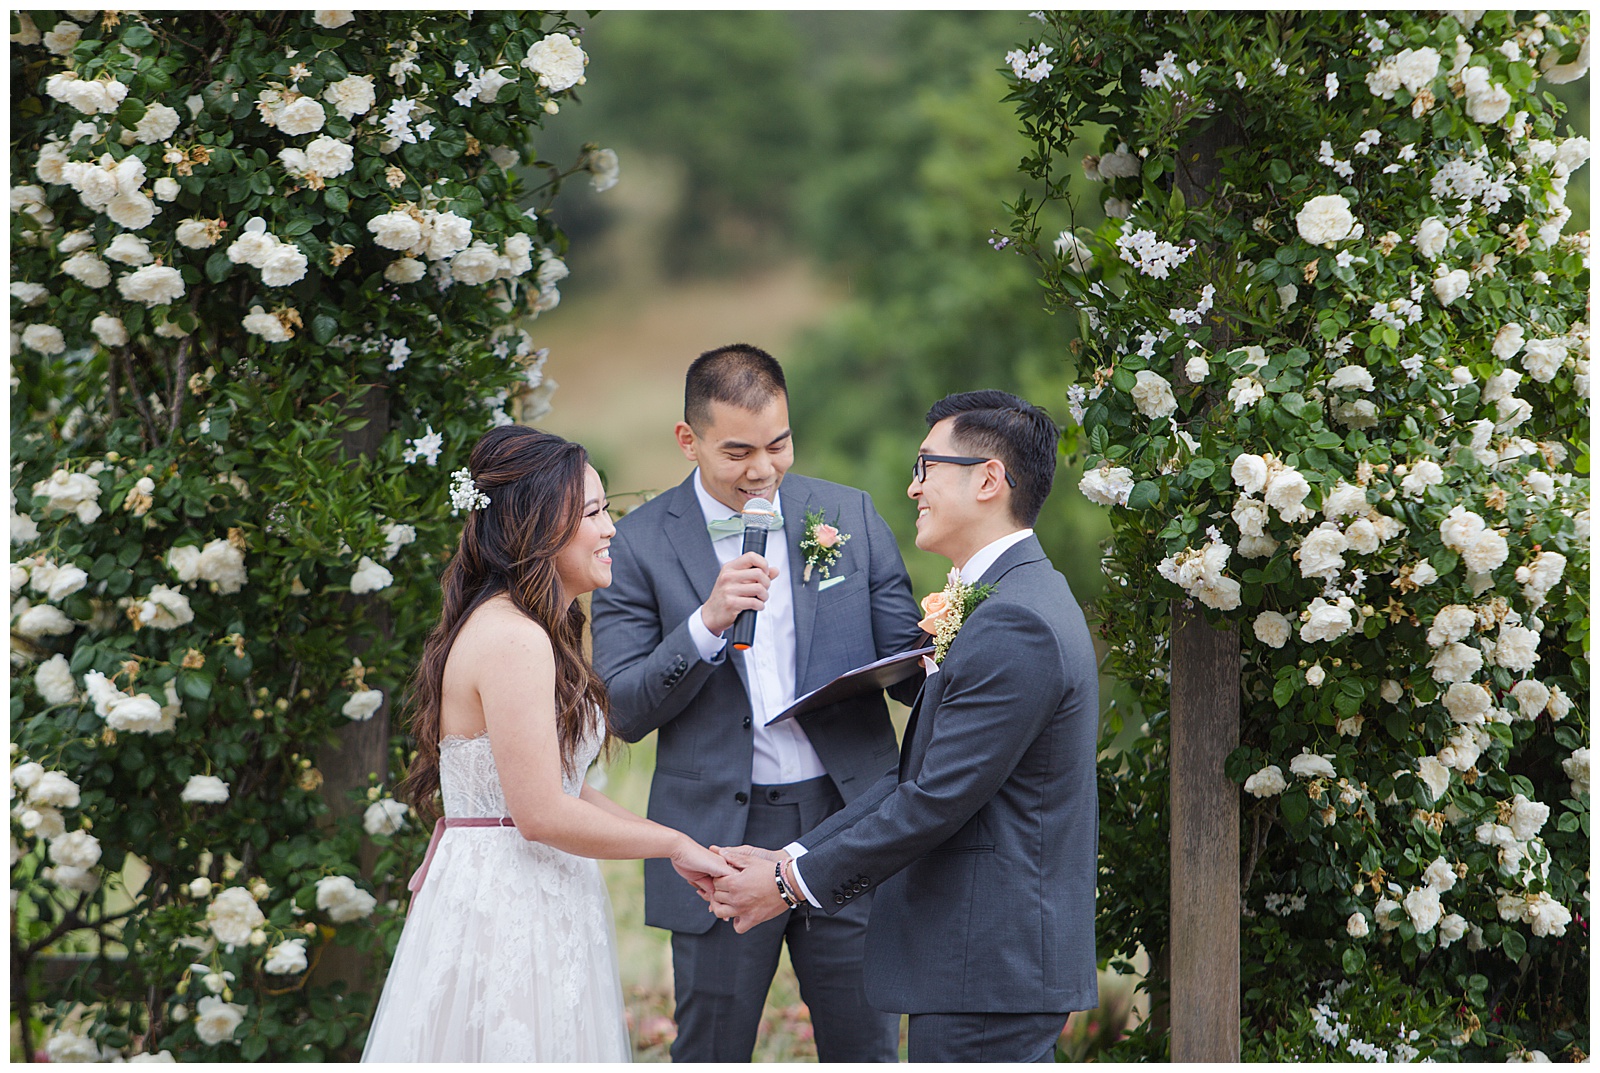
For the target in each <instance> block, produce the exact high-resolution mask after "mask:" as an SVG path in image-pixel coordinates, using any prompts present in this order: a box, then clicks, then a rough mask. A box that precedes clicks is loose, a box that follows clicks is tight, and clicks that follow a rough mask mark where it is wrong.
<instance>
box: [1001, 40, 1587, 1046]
mask: <svg viewBox="0 0 1600 1073" xmlns="http://www.w3.org/2000/svg"><path fill="white" fill-rule="evenodd" d="M1036 18H1038V19H1039V21H1040V22H1041V23H1042V24H1043V28H1042V31H1041V32H1040V33H1039V36H1038V38H1037V39H1035V40H1030V41H1029V42H1028V43H1027V44H1026V45H1025V46H1023V47H1022V51H1021V52H1019V53H1016V55H1021V54H1023V53H1028V54H1032V53H1033V52H1038V53H1039V54H1041V55H1049V56H1050V59H1051V60H1052V62H1053V66H1050V67H1048V69H1046V68H1044V67H1041V66H1035V67H1031V68H1027V69H1025V70H1024V69H1020V68H1018V67H1016V66H1013V69H1012V74H1011V85H1012V94H1011V97H1010V99H1011V100H1012V101H1014V102H1015V103H1016V106H1017V109H1018V113H1019V115H1020V116H1021V120H1022V125H1023V130H1024V133H1025V134H1026V135H1028V136H1029V137H1030V139H1031V140H1032V141H1033V143H1034V150H1033V152H1032V153H1031V154H1030V155H1029V156H1028V157H1027V158H1026V159H1025V160H1024V161H1023V162H1022V166H1023V170H1024V171H1025V172H1027V173H1028V174H1029V175H1030V176H1031V177H1032V178H1034V179H1036V180H1042V181H1043V182H1044V183H1045V189H1046V191H1047V193H1046V195H1045V196H1044V197H1043V198H1041V199H1030V198H1028V197H1023V198H1021V199H1019V201H1018V202H1017V203H1016V205H1015V206H1014V209H1015V211H1016V221H1015V226H1014V234H1013V235H1012V236H1011V242H1013V243H1015V248H1017V249H1019V250H1021V251H1023V252H1025V253H1028V254H1030V255H1032V256H1034V257H1036V258H1037V260H1038V263H1039V264H1040V266H1041V269H1042V280H1041V281H1042V282H1043V283H1044V285H1045V287H1046V288H1047V292H1048V295H1049V301H1050V303H1051V305H1052V307H1053V308H1059V309H1063V310H1073V311H1076V313H1077V315H1078V318H1079V320H1080V322H1081V323H1082V324H1083V325H1084V327H1083V328H1082V329H1081V330H1080V331H1081V337H1080V338H1079V339H1077V340H1074V341H1073V342H1072V343H1071V344H1070V350H1071V353H1072V354H1073V356H1074V358H1075V360H1076V363H1077V368H1078V370H1079V380H1080V383H1079V385H1078V386H1076V387H1074V388H1072V390H1071V392H1070V394H1069V397H1068V410H1069V412H1070V414H1071V418H1072V420H1071V421H1070V422H1069V426H1068V427H1069V432H1070V433H1074V434H1076V436H1077V441H1076V442H1077V443H1078V444H1079V445H1080V451H1081V453H1082V455H1083V459H1082V461H1083V468H1084V477H1083V484H1082V491H1083V493H1084V494H1085V495H1086V496H1087V497H1088V498H1089V499H1091V500H1092V501H1093V502H1096V503H1100V504H1103V505H1106V506H1107V507H1108V508H1109V509H1110V513H1111V520H1112V528H1113V537H1112V540H1111V544H1110V550H1109V554H1108V555H1107V557H1106V560H1105V571H1106V573H1107V575H1108V577H1109V580H1110V584H1109V586H1108V591H1107V594H1106V596H1105V597H1104V598H1102V600H1101V601H1100V603H1099V605H1098V617H1099V623H1100V629H1101V632H1102V634H1103V636H1104V638H1105V640H1106V642H1107V644H1108V646H1109V655H1108V657H1107V663H1106V667H1107V670H1108V672H1110V673H1113V674H1115V675H1116V676H1117V677H1118V678H1120V679H1122V680H1123V681H1125V682H1127V683H1129V687H1128V688H1129V692H1131V694H1132V700H1133V705H1132V710H1133V711H1134V712H1137V713H1140V714H1137V715H1132V716H1131V717H1130V716H1129V715H1127V714H1125V713H1126V711H1127V708H1128V703H1127V700H1128V698H1127V697H1126V696H1123V697H1122V698H1121V699H1120V700H1119V703H1118V704H1117V705H1114V706H1113V709H1112V712H1111V714H1110V716H1109V717H1108V726H1107V728H1106V729H1107V733H1108V734H1109V735H1110V736H1111V737H1108V738H1107V740H1106V743H1105V744H1107V745H1108V746H1109V745H1110V743H1111V740H1112V738H1113V737H1116V736H1117V735H1119V734H1121V739H1120V742H1119V747H1120V745H1127V747H1126V748H1125V749H1121V751H1119V752H1116V753H1111V754H1109V755H1110V756H1111V760H1110V762H1109V763H1108V764H1107V765H1106V766H1105V767H1103V769H1102V771H1101V785H1102V798H1101V801H1102V806H1101V810H1102V829H1101V843H1100V845H1101V857H1102V865H1103V867H1104V868H1105V869H1106V879H1105V881H1104V883H1103V884H1102V887H1101V900H1100V914H1101V918H1100V919H1101V929H1100V940H1099V941H1100V949H1101V951H1102V953H1104V954H1108V955H1109V956H1110V958H1111V961H1112V964H1113V965H1121V966H1122V967H1124V970H1125V971H1126V970H1127V969H1128V968H1129V967H1130V966H1129V962H1130V960H1131V957H1132V955H1133V953H1134V952H1135V950H1136V948H1137V947H1138V946H1139V945H1143V946H1144V947H1145V948H1146V949H1147V950H1149V951H1151V952H1152V953H1158V952H1159V951H1160V950H1161V949H1162V948H1163V947H1164V945H1165V943H1166V941H1167V934H1166V930H1167V919H1166V918H1167V895H1166V891H1167V888H1168V877H1167V864H1166V855H1165V854H1164V853H1152V852H1151V848H1152V847H1153V846H1164V845H1166V844H1167V828H1166V820H1165V812H1166V807H1167V786H1168V770H1167V764H1168V762H1169V761H1168V754H1167V748H1166V741H1167V731H1168V723H1167V718H1166V716H1167V707H1168V690H1167V680H1168V674H1167V665H1168V658H1169V657H1168V642H1167V635H1168V633H1169V631H1170V628H1171V617H1170V610H1169V609H1170V606H1171V601H1173V600H1191V601H1193V602H1194V605H1195V606H1197V607H1200V608H1202V609H1203V611H1204V614H1205V615H1206V616H1207V617H1208V619H1209V620H1210V621H1211V622H1212V624H1213V625H1215V626H1217V627H1219V628H1224V629H1234V630H1236V631H1237V632H1238V636H1239V639H1240V646H1241V648H1242V654H1243V679H1242V683H1241V691H1242V712H1241V741H1242V744H1241V746H1240V748H1239V749H1238V750H1237V751H1236V752H1235V753H1234V754H1233V756H1232V757H1231V758H1230V760H1229V763H1228V774H1229V776H1230V777H1231V778H1232V779H1233V780H1234V781H1236V782H1237V783H1239V784H1240V787H1241V832H1240V838H1241V860H1242V861H1243V862H1245V865H1244V866H1245V874H1244V875H1243V876H1242V877H1241V879H1242V889H1241V895H1242V900H1243V903H1244V906H1245V913H1246V916H1247V919H1246V920H1244V921H1243V922H1242V925H1243V926H1242V941H1243V950H1242V966H1241V967H1242V973H1243V987H1244V989H1245V993H1246V999H1245V1003H1244V1009H1245V1015H1246V1018H1247V1020H1248V1022H1249V1024H1250V1028H1249V1030H1247V1031H1246V1032H1245V1033H1244V1036H1245V1039H1246V1046H1245V1057H1247V1058H1258V1059H1266V1060H1292V1059H1316V1060H1351V1059H1352V1058H1360V1059H1365V1060H1377V1059H1382V1060H1412V1059H1415V1058H1418V1057H1438V1058H1441V1059H1463V1060H1493V1059H1504V1058H1506V1057H1509V1056H1512V1055H1521V1054H1528V1053H1535V1052H1537V1053H1542V1054H1547V1055H1550V1056H1552V1057H1555V1056H1561V1057H1564V1058H1568V1059H1573V1060H1582V1059H1583V1056H1584V1055H1585V1054H1586V1053H1587V1052H1588V1050H1589V1037H1588V1017H1587V1008H1588V958H1589V941H1588V917H1589V914H1590V906H1589V879H1588V871H1587V869H1588V859H1589V857H1588V854H1589V849H1588V846H1589V794H1588V770H1589V768H1588V757H1589V752H1588V750H1589V728H1588V703H1587V702H1588V698H1589V670H1588V649H1589V617H1588V616H1589V609H1588V591H1589V577H1590V572H1589V564H1590V556H1589V480H1588V472H1589V445H1588V435H1587V429H1588V413H1589V335H1590V327H1589V323H1588V302H1587V294H1588V282H1589V236H1588V234H1587V233H1586V232H1585V233H1572V232H1569V231H1568V230H1566V224H1567V222H1568V218H1569V217H1570V215H1571V213H1570V210H1568V209H1567V207H1566V205H1565V201H1566V194H1567V190H1568V185H1569V182H1571V181H1577V182H1579V183H1582V182H1584V181H1586V173H1585V174H1579V175H1578V177H1577V178H1576V180H1574V176H1575V174H1576V173H1578V171H1579V169H1580V168H1581V167H1582V166H1583V165H1584V164H1585V162H1586V161H1587V159H1588V157H1589V152H1590V147H1589V142H1588V140H1587V138H1585V137H1582V136H1581V135H1579V134H1575V133H1574V132H1573V131H1572V130H1571V129H1570V128H1569V127H1568V126H1567V125H1566V124H1565V123H1564V122H1563V119H1562V115H1563V106H1562V105H1561V104H1560V102H1559V101H1558V99H1557V98H1556V97H1554V96H1551V95H1549V94H1548V93H1547V90H1548V89H1549V88H1550V86H1551V85H1558V84H1561V83H1564V82H1568V81H1571V80H1573V79H1575V78H1578V77H1580V76H1582V74H1583V73H1584V71H1585V70H1586V69H1587V64H1588V34H1589V24H1588V17H1587V15H1586V14H1577V15H1556V14H1535V13H1531V12H1529V13H1519V17H1518V18H1516V19H1514V18H1513V16H1512V14H1511V13H1508V12H1428V13H1417V14H1408V13H1389V14H1388V16H1387V19H1386V20H1385V19H1380V18H1377V17H1373V16H1368V15H1363V14H1360V13H1342V12H1314V13H1283V14H1267V13H1262V14H1252V15H1242V14H1236V13H1230V14H1227V15H1206V14H1192V15H1172V14H1170V13H1167V14H1163V15H1162V16H1160V17H1149V18H1147V17H1146V16H1145V15H1144V14H1143V13H1087V12H1063V13H1050V12H1044V13H1038V14H1037V15H1036ZM1079 139H1092V141H1091V142H1090V144H1088V145H1087V146H1085V145H1083V144H1080V143H1079ZM1085 149H1087V150H1088V151H1089V154H1090V155H1088V156H1084V155H1083V154H1084V152H1085ZM1113 159H1115V160H1116V161H1117V163H1116V166H1114V167H1107V162H1108V161H1111V160H1113ZM1080 160H1081V166H1082V168H1083V169H1084V172H1085V173H1087V176H1088V178H1089V180H1091V182H1093V183H1098V184H1099V185H1100V186H1102V187H1103V191H1102V192H1101V193H1100V194H1099V195H1098V196H1099V197H1102V198H1104V199H1105V200H1106V203H1107V207H1106V209H1105V218H1104V220H1103V222H1096V223H1095V224H1094V225H1093V226H1085V225H1083V223H1082V222H1081V220H1080V219H1079V216H1080V215H1081V213H1080V211H1079V208H1078V205H1079V202H1078V195H1077V194H1076V193H1075V191H1076V190H1079V189H1082V188H1083V187H1082V183H1083V178H1082V176H1080V175H1078V174H1076V169H1077V168H1078V167H1079V166H1080ZM1069 183H1070V184H1071V189H1070V190H1069ZM1113 210H1115V211H1113ZM1057 217H1062V218H1064V219H1057ZM1047 219H1048V220H1049V223H1048V224H1047V223H1046V220H1047ZM1098 219H1099V217H1098V214H1096V220H1097V221H1098ZM1062 223H1065V224H1066V230H1065V232H1063V228H1062ZM1058 233H1068V234H1070V235H1072V236H1073V239H1074V241H1073V242H1072V243H1064V242H1062V241H1061V240H1060V239H1058V238H1056V237H1055V236H1056V235H1057V234H1058ZM999 245H1002V246H1003V245H1006V243H1000V244H999ZM1064 250H1065V251H1068V252H1067V253H1066V254H1063V252H1062V251H1064ZM1080 426H1081V427H1080ZM1141 720H1142V723H1141ZM1130 721H1131V722H1132V723H1136V724H1139V725H1138V728H1137V731H1136V732H1134V733H1124V728H1125V727H1126V726H1127V725H1128V723H1129V722H1130ZM1130 742H1131V744H1128V743H1130ZM1294 904H1303V905H1304V906H1305V907H1306V908H1305V910H1304V911H1303V912H1302V911H1294V910H1293V909H1292V908H1286V907H1292V906H1293V905H1294ZM1318 995H1321V996H1322V1000H1321V1001H1320V1002H1319V1001H1317V1000H1316V996H1318ZM1401 1021H1403V1022H1404V1026H1405V1027H1404V1028H1399V1027H1398V1026H1399V1023H1400V1022H1401ZM1150 1024H1151V1023H1150V1022H1146V1024H1145V1025H1144V1026H1141V1028H1140V1029H1138V1030H1136V1031H1135V1032H1134V1033H1133V1035H1132V1036H1131V1037H1130V1039H1129V1040H1128V1041H1126V1042H1125V1043H1123V1044H1121V1045H1119V1047H1121V1048H1122V1049H1123V1050H1122V1051H1121V1052H1116V1051H1114V1052H1113V1054H1112V1055H1111V1056H1112V1057H1116V1056H1117V1055H1118V1054H1119V1053H1122V1054H1124V1055H1125V1056H1129V1057H1132V1056H1137V1055H1143V1056H1148V1057H1156V1056H1160V1055H1162V1054H1164V1053H1165V1051H1164V1047H1165V1040H1164V1039H1163V1038H1162V1037H1161V1036H1160V1035H1159V1034H1158V1031H1157V1030H1153V1029H1151V1028H1150ZM1558 1060H1559V1058H1558Z"/></svg>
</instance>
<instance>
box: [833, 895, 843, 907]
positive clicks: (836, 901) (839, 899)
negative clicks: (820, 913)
mask: <svg viewBox="0 0 1600 1073" xmlns="http://www.w3.org/2000/svg"><path fill="white" fill-rule="evenodd" d="M833 904H834V905H843V904H844V895H843V894H835V895H834V896H833Z"/></svg>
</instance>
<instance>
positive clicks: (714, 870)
mask: <svg viewBox="0 0 1600 1073" xmlns="http://www.w3.org/2000/svg"><path fill="white" fill-rule="evenodd" d="M669 859H670V860H671V861H672V867H673V870H674V871H676V872H677V873H678V874H679V875H680V876H682V877H683V878H684V879H685V880H687V881H688V882H689V885H690V886H692V887H694V889H695V890H696V891H698V892H699V893H700V897H702V898H704V899H705V900H706V901H708V902H709V901H710V900H711V894H712V890H713V887H712V882H713V880H715V879H716V878H717V877H718V876H726V875H732V874H733V868H732V867H730V866H729V864H728V862H727V861H725V860H723V859H722V858H721V857H720V856H718V855H717V854H715V853H712V852H711V851H710V850H708V849H706V848H705V847H704V846H702V845H701V844H700V843H698V842H696V841H695V840H694V839H692V838H690V837H689V836H688V835H684V836H683V839H682V841H681V842H680V843H679V845H678V848H677V849H675V850H673V852H672V856H671V858H669Z"/></svg>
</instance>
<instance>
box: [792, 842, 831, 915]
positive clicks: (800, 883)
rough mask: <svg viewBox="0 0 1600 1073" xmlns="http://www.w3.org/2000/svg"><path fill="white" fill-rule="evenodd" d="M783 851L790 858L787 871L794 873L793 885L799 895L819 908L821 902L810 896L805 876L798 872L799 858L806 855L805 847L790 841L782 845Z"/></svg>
mask: <svg viewBox="0 0 1600 1073" xmlns="http://www.w3.org/2000/svg"><path fill="white" fill-rule="evenodd" d="M783 852H785V853H787V854H788V855H789V856H790V858H792V859H791V860H790V862H789V871H790V872H791V873H793V874H794V882H795V886H797V887H799V888H800V894H801V896H802V897H804V898H805V900H806V901H808V902H810V903H811V904H812V905H814V906H816V907H817V908H818V909H821V908H822V903H821V902H819V901H817V900H816V899H815V898H813V897H812V896H811V888H810V887H807V886H806V877H805V876H803V875H801V874H800V858H801V857H804V856H805V855H806V848H805V847H804V846H802V845H801V844H800V843H798V842H791V843H789V844H788V845H787V846H784V847H783Z"/></svg>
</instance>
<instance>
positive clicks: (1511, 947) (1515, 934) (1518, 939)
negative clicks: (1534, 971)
mask: <svg viewBox="0 0 1600 1073" xmlns="http://www.w3.org/2000/svg"><path fill="white" fill-rule="evenodd" d="M1500 949H1502V950H1504V951H1505V952H1506V957H1508V958H1510V959H1511V960H1512V961H1521V960H1522V955H1523V954H1526V953H1527V952H1528V940H1527V939H1526V938H1525V937H1524V936H1523V934H1522V933H1521V932H1520V931H1518V930H1517V929H1515V928H1507V929H1506V930H1505V931H1504V932H1503V933H1502V934H1501V936H1500Z"/></svg>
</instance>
